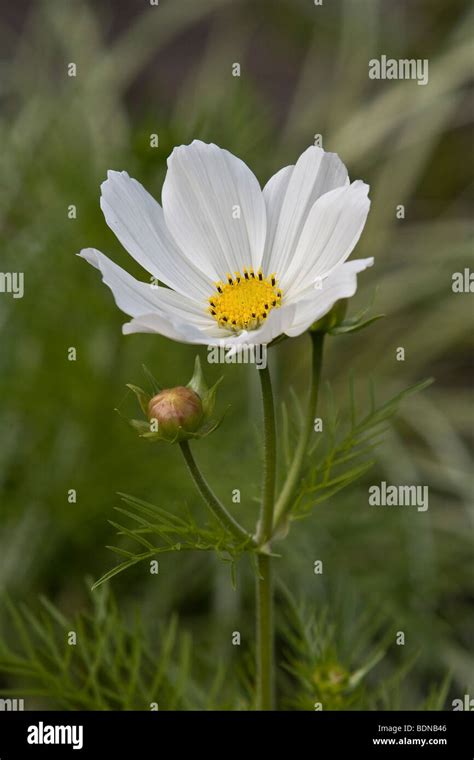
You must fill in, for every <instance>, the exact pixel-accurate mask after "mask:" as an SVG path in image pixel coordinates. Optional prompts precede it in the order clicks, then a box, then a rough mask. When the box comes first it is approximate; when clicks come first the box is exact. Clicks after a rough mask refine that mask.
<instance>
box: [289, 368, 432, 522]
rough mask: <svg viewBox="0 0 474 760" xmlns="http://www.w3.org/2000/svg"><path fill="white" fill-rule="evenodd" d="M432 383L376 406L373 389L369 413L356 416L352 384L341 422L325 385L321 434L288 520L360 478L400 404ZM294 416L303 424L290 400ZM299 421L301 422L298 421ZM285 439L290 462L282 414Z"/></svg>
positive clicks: (328, 388) (295, 406) (429, 382)
mask: <svg viewBox="0 0 474 760" xmlns="http://www.w3.org/2000/svg"><path fill="white" fill-rule="evenodd" d="M431 383H432V380H431V379H428V380H424V381H422V382H420V383H417V384H416V385H413V386H411V387H409V388H407V389H405V390H403V391H401V392H400V393H397V394H396V395H395V396H393V397H392V398H390V399H389V400H388V401H385V402H384V403H382V404H381V405H379V406H377V403H376V400H375V392H374V389H373V386H371V387H370V391H369V409H368V411H367V412H366V413H365V414H364V415H363V416H362V417H360V416H359V417H358V415H357V411H356V402H355V389H354V380H353V377H352V376H351V379H350V387H349V410H348V413H347V415H344V419H342V417H341V415H340V413H339V412H338V411H336V406H335V403H334V398H333V394H332V391H331V387H330V385H329V384H328V385H327V394H326V395H327V407H328V409H327V414H326V415H325V418H324V433H321V434H319V437H318V438H317V441H316V443H314V444H313V445H312V446H311V447H310V449H309V452H308V457H307V464H306V470H305V473H304V477H303V482H302V484H301V488H300V490H299V493H298V494H297V496H296V498H295V502H294V504H293V508H292V513H291V516H292V518H293V519H298V518H303V517H306V516H308V514H309V513H310V512H311V510H312V508H313V507H314V506H315V505H316V504H319V503H321V502H323V501H326V499H329V498H330V497H331V496H333V495H334V494H336V493H337V492H338V491H340V490H342V489H343V488H346V487H347V486H349V485H350V484H351V483H354V482H355V481H356V480H358V479H359V478H361V477H362V476H363V475H365V473H366V472H367V471H368V470H370V468H371V467H372V466H373V464H374V461H375V460H374V457H373V453H374V449H375V448H376V446H377V445H378V444H379V443H380V442H381V441H382V439H383V436H384V434H385V432H386V430H387V428H388V425H389V423H390V421H391V420H392V419H393V417H394V416H395V415H396V413H397V411H398V409H399V407H400V404H401V403H402V402H403V401H404V400H405V399H406V398H408V397H409V396H411V395H413V394H415V393H419V392H420V391H423V390H424V389H425V388H427V387H428V386H429V385H430V384H431ZM293 406H294V410H295V412H294V416H295V419H296V421H297V424H302V414H303V413H302V411H301V407H300V406H299V403H298V401H297V400H296V399H293ZM298 421H300V422H298ZM282 428H283V439H284V449H285V451H286V452H287V453H286V456H285V458H289V453H288V452H289V451H290V449H291V443H290V440H289V436H290V432H289V423H288V412H287V410H286V408H284V410H283V425H282Z"/></svg>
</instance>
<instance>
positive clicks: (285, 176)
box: [262, 166, 295, 276]
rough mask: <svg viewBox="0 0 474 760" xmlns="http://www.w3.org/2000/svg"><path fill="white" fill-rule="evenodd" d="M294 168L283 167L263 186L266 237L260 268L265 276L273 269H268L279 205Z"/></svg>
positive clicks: (271, 272) (283, 198)
mask: <svg viewBox="0 0 474 760" xmlns="http://www.w3.org/2000/svg"><path fill="white" fill-rule="evenodd" d="M294 168H295V167H294V166H285V167H283V169H280V171H279V172H277V173H276V174H274V175H273V177H270V179H269V180H268V182H267V184H266V185H265V187H264V188H263V197H264V199H265V206H266V209H267V237H266V240H265V251H264V254H263V262H262V268H263V271H264V274H265V275H266V276H268V275H270V274H273V270H272V269H270V256H271V252H272V250H273V246H274V241H275V234H276V231H277V227H278V222H279V219H280V213H281V207H282V205H283V201H284V200H285V193H286V190H287V187H288V183H289V181H290V178H291V175H292V173H293V169H294Z"/></svg>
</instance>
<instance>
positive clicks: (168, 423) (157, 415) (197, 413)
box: [148, 385, 203, 439]
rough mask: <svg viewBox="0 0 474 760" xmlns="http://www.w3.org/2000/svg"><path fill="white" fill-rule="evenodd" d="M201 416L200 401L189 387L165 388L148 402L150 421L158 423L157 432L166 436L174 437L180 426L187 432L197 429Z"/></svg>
mask: <svg viewBox="0 0 474 760" xmlns="http://www.w3.org/2000/svg"><path fill="white" fill-rule="evenodd" d="M202 416H203V408H202V402H201V399H200V398H199V396H198V395H197V393H195V392H194V391H193V390H191V388H185V387H184V386H183V385H179V386H177V387H176V388H167V389H165V390H163V391H161V392H160V393H158V394H157V395H156V396H153V398H151V399H150V401H149V403H148V418H149V420H150V423H153V421H154V420H156V422H157V423H158V432H159V433H161V435H164V436H166V437H167V438H170V439H171V438H174V437H175V436H176V434H177V433H178V432H179V430H180V428H181V430H183V431H186V432H187V433H192V432H194V431H195V430H197V429H198V427H199V425H200V423H201V420H202Z"/></svg>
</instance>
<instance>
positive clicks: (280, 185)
mask: <svg viewBox="0 0 474 760" xmlns="http://www.w3.org/2000/svg"><path fill="white" fill-rule="evenodd" d="M347 182H348V178H347V170H346V167H345V166H344V164H343V163H342V161H341V159H340V158H339V156H337V155H336V154H335V153H326V152H325V151H324V150H322V149H321V148H318V147H316V146H315V145H312V146H310V147H309V148H308V149H307V150H305V152H304V153H303V154H302V155H301V156H300V157H299V159H298V161H297V162H296V164H295V166H294V167H286V168H285V169H283V170H281V171H280V172H278V173H277V174H276V175H275V177H272V179H271V180H270V181H269V182H268V183H267V185H266V188H265V190H266V192H265V200H266V201H267V204H268V206H269V207H270V206H271V205H275V209H274V210H273V209H272V208H269V210H268V214H269V217H270V219H271V225H272V226H271V229H270V231H269V239H271V240H272V245H271V246H268V247H266V249H265V264H264V269H265V273H266V274H268V273H270V274H271V273H272V272H276V273H277V275H278V277H279V278H281V277H282V276H283V273H284V272H285V270H286V269H287V267H288V265H289V262H290V261H291V260H292V258H293V254H294V251H295V248H296V245H297V243H298V240H299V237H300V235H301V231H302V229H303V226H304V224H305V222H306V219H307V217H308V214H309V211H310V209H311V208H312V206H313V204H314V203H315V201H316V200H317V199H318V198H319V197H320V196H321V195H323V194H324V193H327V192H329V191H330V190H334V189H335V188H336V187H341V186H343V185H345V184H347Z"/></svg>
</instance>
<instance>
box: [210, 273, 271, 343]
mask: <svg viewBox="0 0 474 760" xmlns="http://www.w3.org/2000/svg"><path fill="white" fill-rule="evenodd" d="M215 285H216V291H217V292H216V293H215V294H214V295H213V296H211V297H210V298H209V313H210V314H212V316H213V317H214V319H215V320H216V322H217V323H218V325H219V327H226V328H228V329H230V330H235V331H237V330H255V328H257V327H259V325H261V324H262V322H264V321H265V319H266V318H267V317H268V314H269V313H270V311H271V310H272V309H274V308H278V307H279V306H280V305H281V300H282V292H281V290H280V289H279V287H278V280H277V279H276V275H275V274H271V275H270V276H269V277H264V276H263V272H262V270H261V269H259V270H258V272H254V270H253V269H252V267H250V268H249V269H247V268H244V269H243V270H242V274H241V273H240V272H234V274H233V275H231V274H230V273H229V272H228V273H227V274H226V276H225V279H224V280H220V281H219V282H216V283H215Z"/></svg>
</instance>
